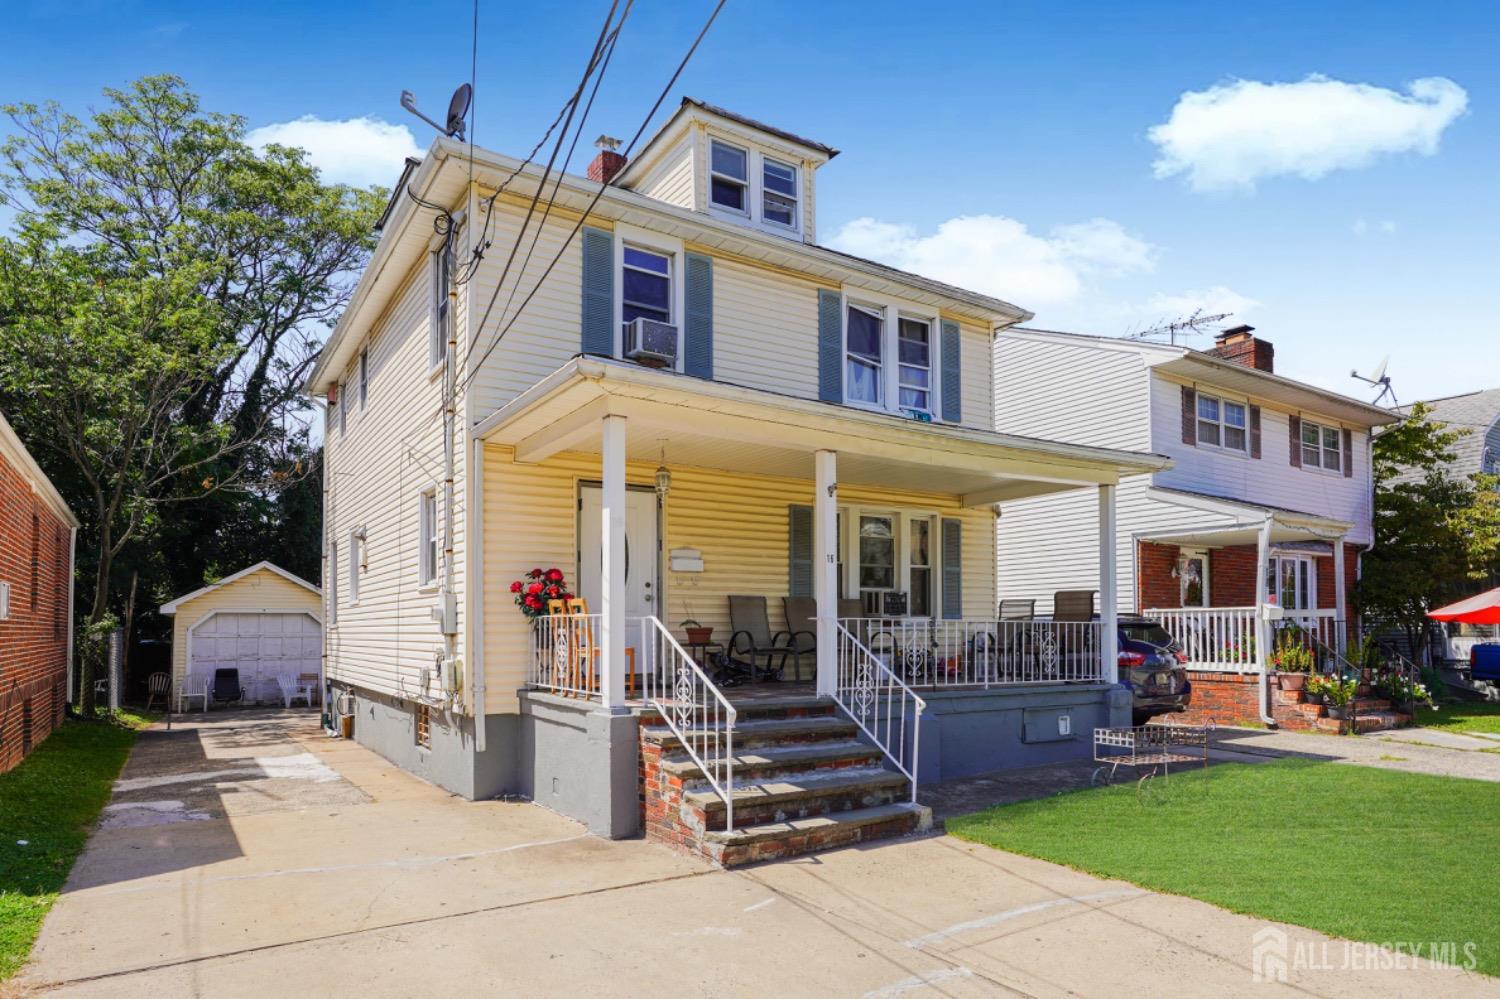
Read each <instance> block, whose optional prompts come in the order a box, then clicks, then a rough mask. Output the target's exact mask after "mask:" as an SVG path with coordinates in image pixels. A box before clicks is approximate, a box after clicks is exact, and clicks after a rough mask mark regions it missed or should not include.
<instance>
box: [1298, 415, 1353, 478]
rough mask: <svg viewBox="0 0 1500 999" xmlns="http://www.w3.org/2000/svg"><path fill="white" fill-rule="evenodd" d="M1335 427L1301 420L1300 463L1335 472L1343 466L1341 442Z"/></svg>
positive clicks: (1304, 465)
mask: <svg viewBox="0 0 1500 999" xmlns="http://www.w3.org/2000/svg"><path fill="white" fill-rule="evenodd" d="M1340 437H1341V435H1340V434H1339V430H1338V428H1337V427H1325V426H1323V425H1322V424H1319V423H1309V422H1308V421H1306V420H1303V421H1302V465H1303V467H1304V468H1305V467H1308V466H1311V467H1312V468H1326V469H1329V470H1330V471H1334V472H1337V471H1339V470H1340V469H1342V468H1343V467H1344V464H1343V462H1344V456H1343V442H1342V441H1341V440H1340Z"/></svg>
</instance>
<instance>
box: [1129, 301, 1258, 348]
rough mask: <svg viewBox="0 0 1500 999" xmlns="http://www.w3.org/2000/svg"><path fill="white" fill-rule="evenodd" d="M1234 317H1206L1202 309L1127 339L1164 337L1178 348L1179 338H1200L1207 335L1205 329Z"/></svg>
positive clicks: (1136, 333) (1216, 314)
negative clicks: (1204, 334)
mask: <svg viewBox="0 0 1500 999" xmlns="http://www.w3.org/2000/svg"><path fill="white" fill-rule="evenodd" d="M1232 315H1234V313H1233V312H1219V313H1215V314H1214V315H1211V316H1205V315H1204V314H1203V310H1202V309H1197V310H1194V312H1193V314H1192V315H1190V316H1186V317H1183V318H1179V319H1173V320H1172V321H1170V322H1164V323H1157V324H1156V325H1155V326H1152V327H1150V328H1148V329H1143V330H1140V331H1138V332H1135V333H1130V334H1127V335H1126V337H1125V339H1127V340H1146V339H1149V338H1151V337H1158V336H1164V337H1166V338H1167V340H1168V341H1169V342H1170V343H1171V344H1172V346H1174V347H1175V346H1177V338H1178V337H1179V336H1198V335H1200V334H1203V333H1206V332H1207V330H1205V329H1204V328H1203V327H1205V326H1209V325H1211V324H1213V323H1221V322H1223V321H1224V320H1226V319H1228V318H1229V317H1230V316H1232Z"/></svg>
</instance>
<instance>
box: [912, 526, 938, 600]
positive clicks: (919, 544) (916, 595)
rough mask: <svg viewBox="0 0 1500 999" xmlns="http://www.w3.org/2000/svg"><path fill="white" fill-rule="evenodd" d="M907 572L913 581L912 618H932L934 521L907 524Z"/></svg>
mask: <svg viewBox="0 0 1500 999" xmlns="http://www.w3.org/2000/svg"><path fill="white" fill-rule="evenodd" d="M907 531H908V534H907V539H908V555H907V557H908V559H909V564H908V566H907V571H908V572H909V573H910V580H911V587H910V588H911V603H910V605H909V610H910V612H911V616H912V617H931V616H932V521H931V520H928V519H927V518H925V517H922V518H913V519H912V520H910V521H908V522H907Z"/></svg>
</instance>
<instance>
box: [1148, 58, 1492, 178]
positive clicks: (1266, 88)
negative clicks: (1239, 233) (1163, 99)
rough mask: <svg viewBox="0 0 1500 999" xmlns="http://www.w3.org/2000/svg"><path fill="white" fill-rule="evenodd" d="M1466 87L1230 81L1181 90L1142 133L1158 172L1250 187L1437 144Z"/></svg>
mask: <svg viewBox="0 0 1500 999" xmlns="http://www.w3.org/2000/svg"><path fill="white" fill-rule="evenodd" d="M1468 104H1469V95H1468V93H1467V92H1466V91H1465V90H1464V88H1463V87H1460V86H1459V85H1458V84H1456V83H1454V82H1453V81H1452V80H1449V79H1446V78H1444V77H1441V76H1433V77H1425V78H1423V79H1420V80H1414V81H1412V82H1411V83H1410V84H1408V85H1407V88H1406V93H1405V94H1402V93H1398V92H1397V91H1394V90H1387V89H1385V88H1383V87H1375V86H1371V85H1369V84H1366V83H1345V82H1343V81H1341V80H1330V79H1329V78H1328V77H1326V76H1320V75H1317V74H1313V75H1311V76H1309V77H1307V78H1306V79H1305V80H1301V81H1299V82H1297V83H1261V82H1259V81H1256V80H1232V81H1230V82H1228V83H1221V84H1218V85H1216V86H1213V87H1209V88H1208V89H1207V90H1198V91H1188V92H1187V93H1185V94H1183V95H1182V97H1181V98H1180V99H1179V100H1178V101H1177V105H1176V107H1174V108H1173V109H1172V114H1171V117H1169V118H1168V119H1167V121H1165V122H1164V123H1162V124H1160V125H1155V126H1153V127H1152V128H1151V130H1150V131H1149V132H1148V133H1147V134H1148V136H1149V137H1150V139H1151V141H1152V142H1154V143H1155V144H1156V145H1157V147H1158V148H1159V150H1160V153H1161V155H1160V157H1159V158H1158V159H1157V160H1156V162H1155V163H1154V164H1153V167H1154V170H1155V173H1156V176H1157V177H1158V178H1165V177H1173V176H1176V175H1178V174H1185V175H1186V177H1187V181H1188V184H1189V186H1191V187H1192V188H1193V189H1194V190H1198V191H1214V190H1233V189H1240V190H1251V189H1253V188H1254V187H1255V183H1256V181H1258V180H1262V179H1264V178H1267V177H1277V176H1284V175H1290V176H1296V177H1302V178H1304V179H1306V180H1317V179H1318V178H1319V177H1322V176H1324V175H1325V174H1327V173H1329V172H1331V171H1334V170H1352V169H1357V168H1359V167H1364V166H1368V165H1369V164H1370V163H1371V162H1372V161H1373V160H1374V159H1375V158H1376V157H1377V156H1380V155H1382V154H1389V153H1402V152H1416V153H1421V154H1422V155H1424V156H1431V155H1432V154H1433V153H1435V152H1437V148H1438V140H1439V139H1440V138H1441V137H1442V134H1443V130H1444V129H1446V128H1447V127H1448V126H1449V125H1451V124H1452V123H1453V122H1454V120H1456V119H1457V118H1458V117H1459V116H1460V115H1462V114H1463V113H1464V110H1465V108H1467V107H1468Z"/></svg>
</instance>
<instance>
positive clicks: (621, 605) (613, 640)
mask: <svg viewBox="0 0 1500 999" xmlns="http://www.w3.org/2000/svg"><path fill="white" fill-rule="evenodd" d="M603 424H604V426H603V440H602V442H601V444H600V448H599V450H600V455H601V457H602V459H603V465H604V469H603V476H604V483H603V488H602V489H601V490H600V492H601V494H602V499H603V511H602V516H603V524H602V533H601V534H600V540H601V541H602V542H603V544H602V545H601V547H602V548H603V549H604V552H603V554H604V566H603V570H602V571H601V572H600V587H599V589H600V595H601V598H602V600H601V602H602V604H603V606H601V607H600V608H599V611H600V615H601V618H600V629H599V630H600V641H601V649H600V652H601V654H600V656H599V691H600V693H601V694H602V696H603V698H604V707H605V708H606V709H614V710H619V709H623V708H624V706H625V417H623V416H615V415H610V416H606V417H604V420H603Z"/></svg>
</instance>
